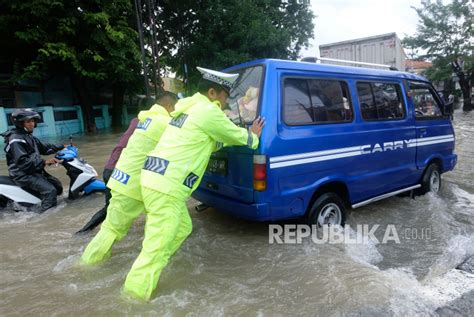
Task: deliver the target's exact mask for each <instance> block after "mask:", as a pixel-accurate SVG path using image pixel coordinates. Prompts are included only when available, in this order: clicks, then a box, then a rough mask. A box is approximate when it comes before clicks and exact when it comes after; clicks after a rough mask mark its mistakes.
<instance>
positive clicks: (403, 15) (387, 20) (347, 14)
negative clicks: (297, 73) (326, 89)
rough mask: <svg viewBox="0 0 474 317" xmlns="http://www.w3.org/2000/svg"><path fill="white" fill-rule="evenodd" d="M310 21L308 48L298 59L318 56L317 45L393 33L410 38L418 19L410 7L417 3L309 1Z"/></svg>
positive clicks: (401, 0)
mask: <svg viewBox="0 0 474 317" xmlns="http://www.w3.org/2000/svg"><path fill="white" fill-rule="evenodd" d="M310 2H311V7H312V9H313V13H314V14H315V15H316V18H315V19H314V25H315V29H314V37H315V38H314V39H313V40H311V41H310V43H311V44H312V47H310V48H309V49H308V50H304V51H302V53H301V55H302V56H315V55H316V56H319V45H321V44H328V43H334V42H340V41H345V40H351V39H356V38H361V37H368V36H373V35H378V34H384V33H391V32H396V33H397V35H398V37H399V38H400V39H403V38H404V37H405V36H406V35H413V34H414V33H415V31H416V25H417V22H418V16H417V14H416V12H415V10H413V9H412V8H411V7H412V6H415V7H420V6H421V1H420V0H411V1H410V0H359V1H357V0H311V1H310Z"/></svg>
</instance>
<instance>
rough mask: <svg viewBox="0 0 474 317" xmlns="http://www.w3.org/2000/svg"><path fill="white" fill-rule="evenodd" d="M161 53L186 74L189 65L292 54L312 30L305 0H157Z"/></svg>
mask: <svg viewBox="0 0 474 317" xmlns="http://www.w3.org/2000/svg"><path fill="white" fill-rule="evenodd" d="M158 11H159V14H158V18H159V23H158V25H159V27H160V32H159V33H161V34H160V35H161V36H158V41H159V42H160V44H161V45H160V46H161V47H168V49H169V50H168V52H166V51H163V52H162V54H163V55H164V56H163V58H164V59H165V60H167V62H168V63H169V64H170V65H171V66H173V67H174V68H175V70H177V71H178V73H179V74H181V75H183V74H184V73H185V69H184V65H185V64H186V65H187V69H188V71H189V72H190V75H191V78H192V79H197V78H198V77H199V74H198V73H197V71H195V66H198V65H200V66H203V67H209V68H214V69H221V68H224V67H227V66H231V65H234V64H237V63H242V62H245V61H249V60H253V59H258V58H282V59H296V58H297V57H298V54H299V52H300V50H301V49H302V48H303V47H307V46H308V41H309V39H310V38H312V37H313V35H314V24H313V18H314V14H313V13H312V12H311V10H310V8H309V1H297V0H287V1H283V0H227V1H224V0H199V1H189V0H184V1H162V2H161V4H160V5H159V7H158Z"/></svg>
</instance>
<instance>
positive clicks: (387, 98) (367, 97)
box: [357, 82, 405, 121]
mask: <svg viewBox="0 0 474 317" xmlns="http://www.w3.org/2000/svg"><path fill="white" fill-rule="evenodd" d="M357 93H358V95H359V105H360V111H361V113H362V118H364V120H368V121H370V120H394V119H403V118H404V117H405V107H404V106H403V102H402V94H401V90H400V85H398V84H390V83H380V82H358V83H357Z"/></svg>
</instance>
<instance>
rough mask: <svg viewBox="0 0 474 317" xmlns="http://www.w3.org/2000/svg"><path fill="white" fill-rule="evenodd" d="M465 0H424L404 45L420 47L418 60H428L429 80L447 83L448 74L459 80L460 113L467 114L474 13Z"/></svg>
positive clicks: (472, 67)
mask: <svg viewBox="0 0 474 317" xmlns="http://www.w3.org/2000/svg"><path fill="white" fill-rule="evenodd" d="M470 2H471V1H469V0H453V1H452V2H450V3H448V4H443V2H441V1H430V0H425V1H422V2H421V7H420V8H413V9H415V10H416V12H417V14H418V17H419V24H418V26H417V31H416V33H415V35H413V36H411V37H407V38H405V40H404V43H405V44H406V45H407V46H410V47H412V48H420V49H422V50H423V51H424V52H425V53H424V54H422V55H421V56H420V57H421V58H427V59H430V60H431V61H432V62H433V65H434V67H433V69H432V70H430V71H429V72H428V73H427V76H428V77H429V78H430V79H431V80H433V81H442V80H449V79H450V78H451V74H452V72H454V73H456V75H457V77H458V78H459V84H460V86H461V91H462V95H463V100H464V106H463V110H464V111H471V110H472V105H471V87H472V83H473V81H474V56H473V49H474V41H473V39H474V27H473V21H474V14H473V8H472V4H471V3H470Z"/></svg>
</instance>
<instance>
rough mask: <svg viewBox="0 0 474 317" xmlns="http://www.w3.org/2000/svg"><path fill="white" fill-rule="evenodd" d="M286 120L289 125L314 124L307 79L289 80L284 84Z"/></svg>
mask: <svg viewBox="0 0 474 317" xmlns="http://www.w3.org/2000/svg"><path fill="white" fill-rule="evenodd" d="M284 86H285V91H284V96H285V100H284V105H283V107H284V110H283V113H284V120H285V123H286V124H289V125H299V124H309V123H313V118H312V115H313V114H312V109H311V99H310V98H309V93H308V84H307V81H306V80H305V79H296V78H287V79H285V82H284Z"/></svg>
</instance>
